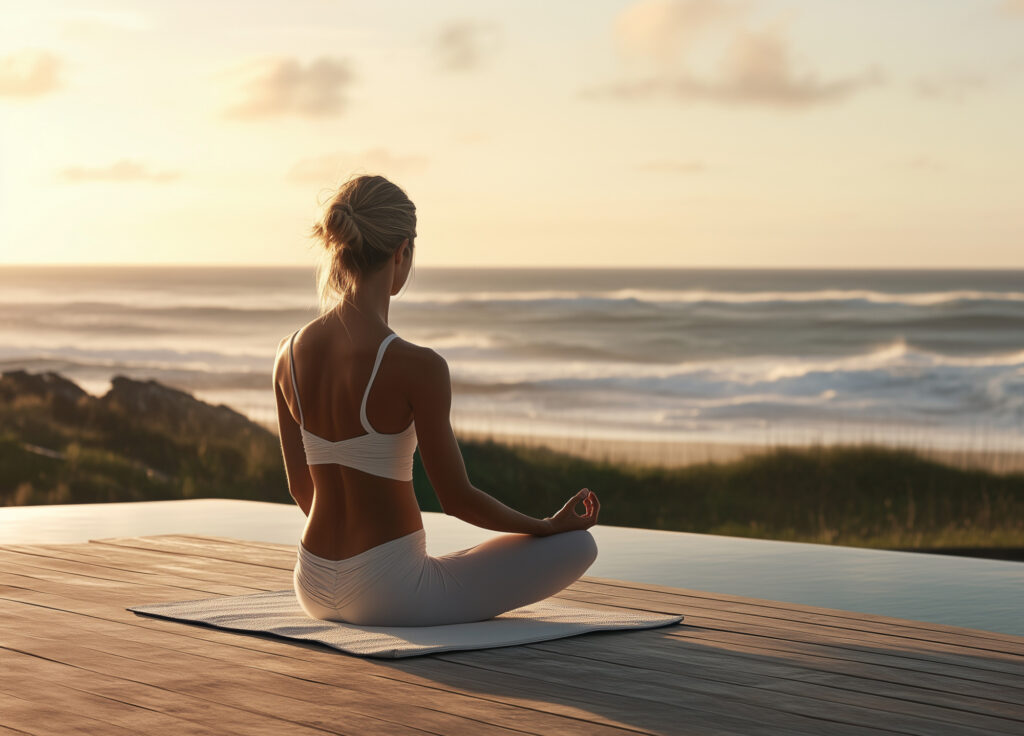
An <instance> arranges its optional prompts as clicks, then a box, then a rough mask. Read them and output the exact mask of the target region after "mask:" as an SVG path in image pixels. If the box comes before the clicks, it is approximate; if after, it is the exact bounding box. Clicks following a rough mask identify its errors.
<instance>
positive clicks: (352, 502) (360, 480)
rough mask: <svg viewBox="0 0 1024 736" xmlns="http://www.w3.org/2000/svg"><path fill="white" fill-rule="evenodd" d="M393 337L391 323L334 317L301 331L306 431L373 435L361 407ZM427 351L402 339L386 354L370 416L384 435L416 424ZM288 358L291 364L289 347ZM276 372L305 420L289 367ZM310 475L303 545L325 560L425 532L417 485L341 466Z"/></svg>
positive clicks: (318, 468) (296, 350) (299, 370)
mask: <svg viewBox="0 0 1024 736" xmlns="http://www.w3.org/2000/svg"><path fill="white" fill-rule="evenodd" d="M388 334H389V331H388V330H387V327H386V325H360V324H359V323H356V322H354V321H350V322H349V323H348V324H344V323H342V322H341V320H340V319H338V318H337V317H334V316H332V318H331V319H330V320H315V321H313V322H311V323H309V324H307V325H306V326H305V327H303V328H302V329H300V330H299V331H298V333H297V334H296V335H295V339H294V343H293V346H292V351H293V354H294V365H295V379H296V382H297V383H298V394H299V398H300V399H301V406H302V419H303V425H304V427H305V429H306V430H308V431H309V432H312V433H313V434H316V435H318V436H320V437H322V438H324V439H326V440H329V441H334V442H337V441H341V440H346V439H350V438H353V437H357V436H360V435H363V434H366V430H365V429H364V427H363V425H362V423H361V422H360V415H359V408H360V403H361V400H362V397H363V392H364V390H365V389H366V386H367V382H368V381H369V380H370V374H371V371H372V369H373V364H374V359H375V358H376V354H377V350H378V348H379V347H380V345H381V341H382V340H383V339H384V338H386V337H387V336H388ZM420 350H422V348H418V346H415V345H413V344H411V343H407V342H405V341H404V340H402V339H401V338H400V337H398V338H396V339H393V340H392V341H391V344H390V345H389V346H388V348H387V350H386V351H385V352H384V354H383V356H382V359H381V362H380V365H379V366H378V369H377V373H376V375H375V376H374V378H373V384H372V386H371V387H370V391H369V393H368V395H367V398H366V416H367V419H368V421H369V423H370V426H372V427H373V428H374V429H375V430H376V431H377V432H380V433H382V434H393V433H399V432H401V431H402V430H404V429H406V428H407V427H408V426H409V424H410V422H411V421H412V419H413V412H412V407H411V405H410V400H409V388H410V386H409V380H408V378H409V368H410V366H411V365H412V364H414V363H415V359H416V353H417V351H420ZM281 359H282V357H281V355H280V354H279V357H278V360H281ZM283 359H284V360H288V354H287V350H285V351H283ZM276 375H278V376H281V379H280V382H281V390H282V393H283V394H284V396H285V398H286V400H287V403H288V407H289V409H290V412H291V415H292V418H293V419H295V421H296V422H298V420H299V416H300V414H299V411H298V405H297V402H296V397H295V391H294V390H293V388H292V386H291V385H290V383H291V380H290V379H291V375H290V372H289V370H288V369H287V366H285V369H284V370H280V366H279V369H278V370H277V371H276ZM299 450H300V452H301V451H302V448H301V447H300V448H299ZM308 472H309V475H310V477H311V478H312V481H313V486H314V495H313V503H312V506H311V507H310V511H309V516H308V519H307V521H306V527H305V529H304V530H303V533H302V538H301V540H302V544H303V545H304V546H305V547H306V549H307V550H309V551H310V552H312V553H313V554H315V555H317V556H319V557H323V558H326V559H330V560H338V559H344V558H347V557H352V556H353V555H356V554H359V553H360V552H363V551H365V550H367V549H370V548H371V547H375V546H376V545H378V544H383V543H384V542H387V541H390V540H392V539H396V538H397V537H400V536H403V535H405V534H409V533H411V532H413V531H416V530H417V529H421V528H423V520H422V517H421V515H420V510H419V505H418V503H417V502H416V496H415V493H414V492H413V485H412V482H411V481H403V480H395V479H393V478H387V477H382V476H378V475H373V474H370V473H366V472H363V471H362V470H358V469H356V468H352V467H347V466H344V465H338V464H322V465H321V464H317V465H310V466H308Z"/></svg>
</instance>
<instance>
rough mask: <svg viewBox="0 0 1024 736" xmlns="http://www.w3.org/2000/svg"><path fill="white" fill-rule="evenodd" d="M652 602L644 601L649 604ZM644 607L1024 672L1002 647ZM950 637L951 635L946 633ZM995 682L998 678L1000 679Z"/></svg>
mask: <svg viewBox="0 0 1024 736" xmlns="http://www.w3.org/2000/svg"><path fill="white" fill-rule="evenodd" d="M564 597H565V599H566V600H574V601H578V602H580V603H608V604H612V605H622V606H624V607H629V608H636V607H637V605H636V603H637V602H636V601H635V599H631V598H623V597H622V596H609V595H603V594H597V593H584V592H581V591H580V590H577V589H573V590H571V591H570V590H568V589H566V591H565V596H564ZM644 605H645V606H647V605H648V604H647V603H646V602H645V604H644ZM644 610H653V611H660V612H664V613H683V614H685V615H686V617H687V618H686V620H687V622H688V623H690V624H692V625H699V626H704V625H705V624H707V625H708V626H709V627H710V628H725V627H728V628H730V629H731V628H734V627H735V626H737V625H739V626H745V627H747V628H748V629H749V627H755V628H762V629H763V630H764V632H765V635H766V636H773V635H776V636H778V635H781V636H784V637H786V638H788V639H790V640H791V641H804V642H810V643H814V642H819V641H823V642H827V643H832V644H836V645H843V644H855V645H858V646H860V645H870V646H878V647H882V648H890V647H894V646H899V647H900V650H901V651H903V652H905V656H906V657H908V658H914V659H922V660H929V661H933V662H942V663H946V664H951V665H954V666H956V665H960V666H965V667H971V668H974V669H980V670H984V671H985V672H988V673H992V674H993V676H995V675H998V674H1000V673H1002V674H1009V675H1012V676H1013V677H1017V678H1019V677H1021V676H1022V675H1024V659H1022V658H1021V657H1019V656H1016V655H1014V654H1010V653H1007V652H1004V651H1000V650H994V649H988V648H987V647H985V648H980V647H976V646H972V645H971V644H959V643H955V642H949V643H947V642H937V641H928V640H925V639H919V638H918V637H901V636H900V635H899V634H887V633H875V632H867V631H861V630H857V629H851V628H847V627H837V626H833V625H831V624H818V623H815V622H814V621H809V622H804V621H795V620H786V619H769V618H766V617H763V616H759V617H752V616H750V615H748V614H744V613H735V612H732V611H728V610H719V609H711V608H703V609H694V608H687V607H680V606H679V605H678V604H677V603H671V604H654V605H652V606H651V607H650V608H646V607H645V609H644ZM700 618H703V619H704V621H701V622H700V623H697V620H696V619H700ZM943 636H944V637H947V638H948V635H943ZM993 681H999V680H998V679H995V680H993Z"/></svg>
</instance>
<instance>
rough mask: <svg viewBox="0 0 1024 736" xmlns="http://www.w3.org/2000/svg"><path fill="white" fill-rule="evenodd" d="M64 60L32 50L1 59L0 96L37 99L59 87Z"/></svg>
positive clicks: (47, 53) (48, 53)
mask: <svg viewBox="0 0 1024 736" xmlns="http://www.w3.org/2000/svg"><path fill="white" fill-rule="evenodd" d="M61 66H62V62H61V60H60V59H59V58H58V57H57V56H55V55H54V54H51V53H50V52H48V51H38V50H34V49H29V50H25V51H19V52H17V53H14V54H10V55H8V56H4V57H0V96H8V97H38V96H39V95H44V94H46V93H47V92H52V91H53V90H55V89H57V88H59V87H60V80H59V79H58V77H59V73H60V68H61Z"/></svg>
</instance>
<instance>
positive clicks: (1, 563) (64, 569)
mask: <svg viewBox="0 0 1024 736" xmlns="http://www.w3.org/2000/svg"><path fill="white" fill-rule="evenodd" d="M25 558H26V556H24V555H22V556H21V559H25ZM0 570H2V571H3V572H2V573H0V574H3V575H4V576H8V575H17V576H20V577H27V578H35V579H38V580H50V581H61V582H66V581H67V580H68V578H69V577H70V578H72V579H74V580H83V581H89V580H106V581H112V582H121V583H139V584H148V583H150V582H152V581H156V580H160V584H161V585H163V586H164V587H166V588H168V589H172V590H177V591H180V594H181V595H182V596H183V598H188V597H190V596H191V597H196V598H200V597H203V595H207V596H209V597H212V596H214V595H248V594H251V593H258V592H260V591H259V590H256V589H254V588H250V587H248V586H241V585H230V584H228V585H225V584H219V583H213V582H202V581H195V580H190V579H187V578H181V577H177V576H170V575H162V576H159V577H154V576H153V575H147V574H145V573H139V572H137V571H134V570H120V569H117V568H111V567H107V566H97V565H94V564H91V563H82V562H79V561H77V560H56V559H55V560H51V561H50V562H49V563H41V562H38V561H35V562H33V561H30V562H28V563H24V562H21V561H20V560H17V561H14V560H12V559H11V558H10V557H7V556H5V554H4V552H3V550H0Z"/></svg>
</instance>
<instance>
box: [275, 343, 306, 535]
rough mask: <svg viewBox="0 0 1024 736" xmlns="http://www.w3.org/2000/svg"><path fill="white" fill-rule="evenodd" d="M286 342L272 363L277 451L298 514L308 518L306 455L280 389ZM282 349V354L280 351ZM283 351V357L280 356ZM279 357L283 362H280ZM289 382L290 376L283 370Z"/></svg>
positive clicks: (280, 349) (282, 344)
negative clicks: (279, 454)
mask: <svg viewBox="0 0 1024 736" xmlns="http://www.w3.org/2000/svg"><path fill="white" fill-rule="evenodd" d="M286 346H287V340H283V341H282V343H281V347H279V348H278V354H277V361H276V362H275V364H274V395H275V396H276V397H277V427H278V433H279V435H280V438H281V452H282V454H283V455H284V469H285V473H286V474H287V476H288V492H289V493H290V494H291V497H292V498H294V499H295V503H297V504H298V505H299V508H300V509H302V513H304V514H305V515H306V516H309V509H310V507H312V505H313V478H312V476H311V475H310V474H309V465H307V464H306V454H305V452H304V451H303V449H302V434H301V433H300V431H299V423H298V422H296V421H295V418H294V417H293V416H292V412H291V409H289V408H288V402H287V400H286V399H285V397H284V393H282V389H281V380H280V378H281V367H282V365H285V366H287V355H288V351H287V347H286ZM282 348H283V351H282ZM282 352H283V355H282ZM282 357H283V358H284V360H283V361H282ZM284 375H287V376H288V378H289V380H290V379H291V376H290V374H288V372H287V370H285V371H284Z"/></svg>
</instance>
